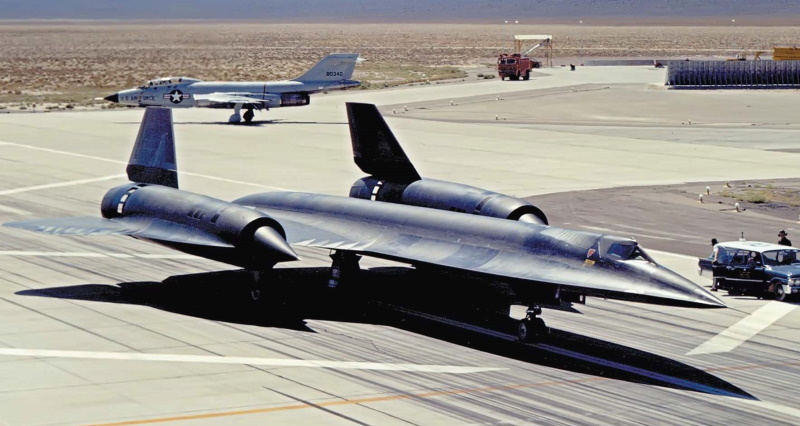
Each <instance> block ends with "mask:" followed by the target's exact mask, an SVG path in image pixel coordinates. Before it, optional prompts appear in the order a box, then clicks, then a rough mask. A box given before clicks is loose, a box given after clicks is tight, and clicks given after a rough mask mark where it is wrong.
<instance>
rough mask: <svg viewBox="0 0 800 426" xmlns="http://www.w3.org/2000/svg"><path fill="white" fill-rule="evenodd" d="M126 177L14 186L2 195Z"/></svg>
mask: <svg viewBox="0 0 800 426" xmlns="http://www.w3.org/2000/svg"><path fill="white" fill-rule="evenodd" d="M124 177H126V175H124V174H118V175H109V176H101V177H96V178H89V179H78V180H68V181H65V182H58V183H47V184H44V185H35V186H26V187H24V188H14V189H6V190H4V191H0V195H11V194H19V193H20V192H28V191H38V190H40V189H50V188H61V187H63V186H73V185H83V184H85V183H93V182H102V181H106V180H113V179H122V178H124Z"/></svg>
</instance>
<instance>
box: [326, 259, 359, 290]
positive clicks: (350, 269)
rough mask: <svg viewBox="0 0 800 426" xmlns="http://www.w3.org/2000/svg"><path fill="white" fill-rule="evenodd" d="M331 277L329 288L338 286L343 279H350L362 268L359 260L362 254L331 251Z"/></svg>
mask: <svg viewBox="0 0 800 426" xmlns="http://www.w3.org/2000/svg"><path fill="white" fill-rule="evenodd" d="M330 256H331V260H333V264H332V265H331V278H330V279H329V280H328V288H336V287H337V286H338V285H339V283H341V282H342V280H345V281H347V280H350V279H352V278H353V277H355V275H357V274H358V272H359V271H360V270H361V267H360V266H359V265H358V262H359V261H360V260H361V255H358V254H355V253H351V252H347V251H336V250H333V251H331V255H330Z"/></svg>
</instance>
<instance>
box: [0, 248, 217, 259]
mask: <svg viewBox="0 0 800 426" xmlns="http://www.w3.org/2000/svg"><path fill="white" fill-rule="evenodd" d="M0 256H20V257H119V258H125V259H130V258H139V259H197V260H205V259H204V258H202V257H197V256H192V255H190V254H149V253H130V254H128V253H93V252H63V251H18V250H4V251H0Z"/></svg>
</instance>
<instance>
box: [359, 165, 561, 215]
mask: <svg viewBox="0 0 800 426" xmlns="http://www.w3.org/2000/svg"><path fill="white" fill-rule="evenodd" d="M350 197H352V198H361V199H365V200H373V201H383V202H387V203H395V204H406V205H411V206H418V207H428V208H432V209H437V210H448V211H454V212H461V213H469V214H475V215H479V216H489V217H497V218H501V219H509V220H518V221H520V222H529V223H537V224H540V225H547V224H548V222H547V216H545V214H544V212H542V210H540V209H539V208H538V207H536V206H534V205H533V204H531V203H529V202H527V201H525V200H521V199H519V198H516V197H511V196H508V195H503V194H499V193H497V192H492V191H487V190H485V189H480V188H476V187H474V186H469V185H462V184H459V183H453V182H445V181H438V180H433V179H420V180H417V181H414V182H411V183H394V182H388V181H382V180H379V179H376V178H374V177H372V176H369V177H365V178H362V179H359V180H357V181H356V182H355V183H354V184H353V186H352V187H351V188H350Z"/></svg>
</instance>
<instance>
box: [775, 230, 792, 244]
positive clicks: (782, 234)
mask: <svg viewBox="0 0 800 426" xmlns="http://www.w3.org/2000/svg"><path fill="white" fill-rule="evenodd" d="M786 235H787V234H786V231H784V230H783V229H781V232H778V236H779V237H781V239H780V241H778V244H780V245H782V246H791V245H792V242H791V241H790V240H789V239H788V238H786Z"/></svg>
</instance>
